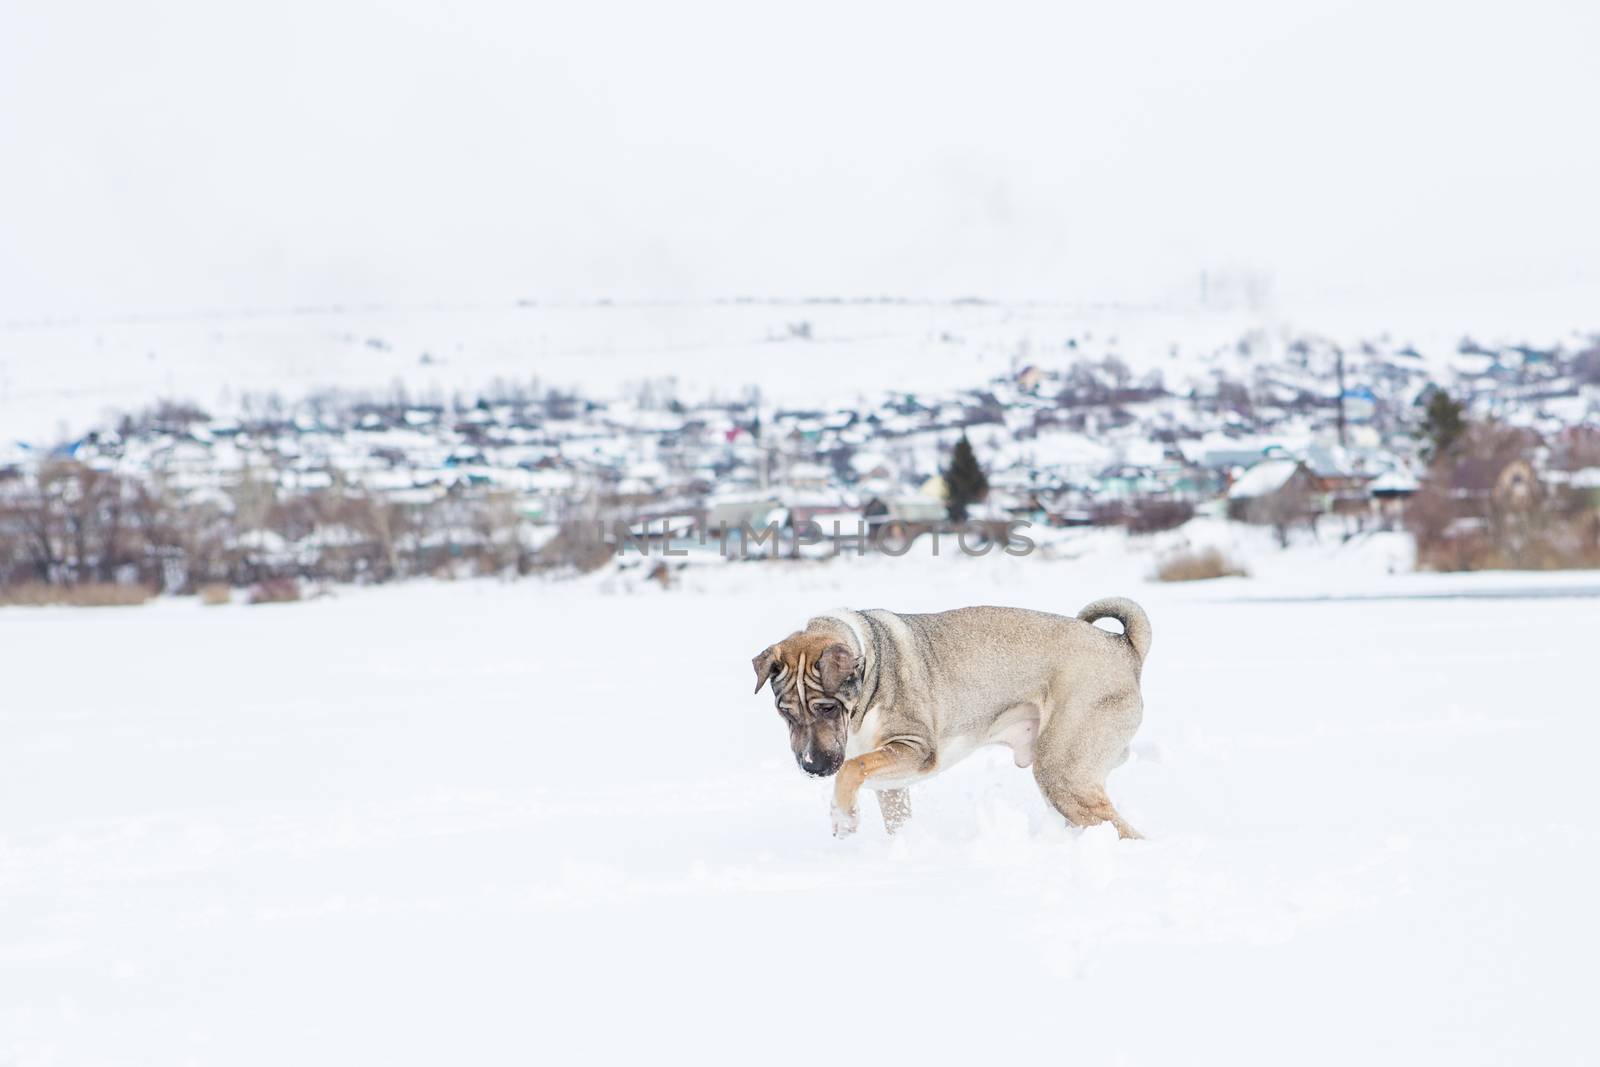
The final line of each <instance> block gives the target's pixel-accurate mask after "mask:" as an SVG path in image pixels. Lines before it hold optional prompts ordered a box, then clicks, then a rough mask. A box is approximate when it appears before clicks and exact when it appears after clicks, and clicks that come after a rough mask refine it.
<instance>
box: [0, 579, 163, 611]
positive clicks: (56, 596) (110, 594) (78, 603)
mask: <svg viewBox="0 0 1600 1067" xmlns="http://www.w3.org/2000/svg"><path fill="white" fill-rule="evenodd" d="M153 596H155V592H154V590H152V589H150V588H148V587H147V586H143V585H120V584H118V583H116V582H83V583H80V584H78V585H49V584H46V583H44V582H26V583H23V584H21V585H12V586H5V587H0V605H7V604H11V605H26V606H31V607H44V606H47V605H59V606H64V607H75V608H114V607H129V606H131V605H134V604H143V603H144V602H145V601H147V600H149V599H150V598H151V597H153Z"/></svg>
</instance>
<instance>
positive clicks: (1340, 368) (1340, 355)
mask: <svg viewBox="0 0 1600 1067" xmlns="http://www.w3.org/2000/svg"><path fill="white" fill-rule="evenodd" d="M1333 367H1334V373H1335V375H1336V376H1337V378H1338V381H1339V447H1340V448H1343V447H1345V439H1344V349H1343V348H1340V347H1339V346H1337V345H1335V346H1334V349H1333Z"/></svg>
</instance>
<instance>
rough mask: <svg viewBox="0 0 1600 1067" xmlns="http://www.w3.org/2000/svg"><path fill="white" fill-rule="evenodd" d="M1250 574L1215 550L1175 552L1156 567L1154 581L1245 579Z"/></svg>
mask: <svg viewBox="0 0 1600 1067" xmlns="http://www.w3.org/2000/svg"><path fill="white" fill-rule="evenodd" d="M1249 574H1250V572H1249V571H1247V570H1245V569H1244V568H1243V567H1241V566H1239V565H1238V564H1237V563H1234V562H1233V561H1232V560H1230V559H1229V558H1228V557H1227V556H1225V555H1223V554H1222V552H1221V551H1220V550H1218V549H1215V548H1203V549H1199V550H1198V551H1196V550H1188V551H1183V552H1177V553H1174V554H1173V555H1170V556H1168V557H1167V558H1166V559H1164V560H1162V561H1161V562H1160V564H1158V565H1157V566H1156V575H1155V576H1156V580H1157V581H1162V582H1198V581H1204V580H1205V579H1207V578H1246V577H1249Z"/></svg>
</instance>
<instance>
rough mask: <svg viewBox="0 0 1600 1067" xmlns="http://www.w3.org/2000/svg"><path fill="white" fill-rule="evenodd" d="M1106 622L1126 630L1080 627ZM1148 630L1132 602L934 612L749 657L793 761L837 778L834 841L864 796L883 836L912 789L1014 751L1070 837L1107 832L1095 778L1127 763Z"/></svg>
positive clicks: (837, 623)
mask: <svg viewBox="0 0 1600 1067" xmlns="http://www.w3.org/2000/svg"><path fill="white" fill-rule="evenodd" d="M1102 618H1112V619H1116V620H1117V621H1119V622H1120V623H1122V629H1123V632H1122V633H1121V634H1113V633H1110V632H1108V631H1105V630H1101V629H1099V628H1098V627H1095V626H1093V625H1091V624H1092V623H1093V622H1094V621H1095V620H1096V619H1102ZM1149 651H1150V620H1149V619H1148V618H1147V617H1146V616H1145V613H1144V610H1143V609H1142V608H1140V607H1139V605H1137V604H1135V603H1134V602H1133V601H1131V600H1126V599H1123V598H1121V597H1112V598H1109V599H1106V600H1097V601H1095V602H1094V603H1092V604H1090V605H1089V606H1088V607H1086V608H1084V609H1083V610H1082V611H1080V612H1078V616H1077V618H1075V619H1069V618H1067V617H1065V616H1062V615H1050V614H1047V613H1045V612H1042V611H1024V610H1022V609H1020V608H961V609H958V610H956V611H946V612H941V613H939V614H937V615H896V614H894V613H893V612H889V611H860V612H857V611H837V612H833V613H832V614H829V615H821V616H818V617H817V618H815V619H812V620H811V621H810V622H809V623H807V624H806V628H805V629H804V630H801V631H799V632H797V633H793V634H790V635H789V636H788V637H786V638H784V639H783V640H782V641H780V642H778V643H777V644H775V645H772V646H771V647H769V648H767V649H765V650H764V651H762V652H761V654H760V655H758V656H756V658H755V660H754V663H755V669H756V692H758V693H759V692H761V687H762V686H763V685H765V684H767V682H768V681H770V682H771V683H772V696H773V701H774V702H775V703H776V704H777V706H778V711H779V713H780V714H782V716H783V718H784V721H785V722H786V723H787V724H788V727H789V744H790V747H791V748H792V749H793V750H794V756H795V760H796V761H797V762H798V763H799V764H800V767H801V769H803V770H804V771H805V772H806V773H807V774H813V775H818V776H826V775H830V774H833V773H835V772H838V776H839V777H838V779H837V780H836V784H835V788H834V799H833V828H834V833H835V834H837V835H839V836H843V835H845V834H848V833H852V832H854V831H855V829H856V827H857V825H858V822H859V819H858V816H857V811H856V798H857V794H858V793H859V792H860V790H861V787H862V786H866V787H868V788H869V789H872V790H874V791H876V792H877V794H878V804H879V807H880V808H881V809H882V812H883V820H884V825H885V826H887V827H888V829H889V831H890V832H891V833H892V832H894V830H895V829H896V828H898V827H899V826H900V824H901V823H903V822H904V821H905V820H906V819H907V818H908V817H909V816H910V814H911V806H910V799H909V794H908V792H907V788H908V787H909V786H910V785H911V784H912V783H913V782H918V781H921V780H923V779H925V778H928V777H929V776H931V775H933V774H935V773H937V772H939V771H941V770H943V769H944V768H946V767H949V766H952V765H953V764H955V763H956V762H957V761H959V760H961V759H962V758H964V757H965V756H966V755H968V754H969V753H970V752H972V751H973V750H974V749H976V748H978V747H979V746H981V745H989V744H1005V745H1009V746H1011V750H1012V753H1013V754H1014V755H1015V757H1016V763H1017V766H1018V767H1027V766H1032V767H1033V776H1034V778H1035V780H1037V781H1038V783H1039V788H1040V789H1041V790H1042V791H1043V792H1044V795H1045V797H1046V799H1048V800H1049V801H1050V803H1051V804H1052V805H1054V806H1055V809H1056V810H1057V811H1059V812H1060V813H1061V814H1062V815H1064V816H1066V818H1067V821H1068V822H1070V823H1072V824H1073V825H1074V826H1090V825H1093V824H1095V823H1100V822H1110V823H1112V824H1114V825H1115V826H1116V828H1117V833H1119V834H1120V835H1121V836H1123V837H1138V836H1139V835H1138V834H1137V833H1136V832H1135V831H1134V829H1133V827H1131V826H1129V825H1128V824H1127V823H1126V822H1125V821H1123V819H1122V817H1121V816H1120V815H1118V814H1117V811H1116V809H1115V808H1113V807H1112V806H1111V798H1110V797H1109V796H1107V795H1106V775H1108V774H1109V773H1110V772H1111V771H1112V770H1113V769H1114V768H1115V767H1117V766H1118V765H1120V764H1121V763H1122V762H1123V761H1124V760H1126V759H1127V758H1128V742H1129V741H1130V740H1131V739H1132V737H1133V734H1134V731H1135V730H1137V729H1138V728H1139V720H1140V717H1141V716H1142V714H1143V707H1144V705H1143V701H1142V700H1141V698H1140V695H1139V673H1140V670H1141V669H1142V667H1143V666H1144V659H1145V656H1146V655H1148V654H1149Z"/></svg>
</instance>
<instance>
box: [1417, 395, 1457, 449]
mask: <svg viewBox="0 0 1600 1067" xmlns="http://www.w3.org/2000/svg"><path fill="white" fill-rule="evenodd" d="M1466 428H1467V424H1466V420H1465V419H1463V418H1462V416H1461V405H1460V404H1458V403H1456V402H1455V401H1454V400H1451V399H1450V394H1449V393H1447V392H1445V391H1444V390H1443V389H1435V390H1434V391H1433V395H1432V396H1430V397H1429V398H1428V409H1427V414H1425V415H1424V416H1423V419H1422V436H1423V437H1424V438H1425V439H1426V441H1427V443H1426V444H1425V445H1424V446H1423V454H1424V455H1425V456H1427V458H1428V461H1429V462H1430V463H1431V462H1433V461H1434V460H1437V459H1439V458H1440V457H1441V456H1443V455H1445V454H1446V453H1447V452H1449V451H1450V450H1451V449H1452V448H1454V447H1455V444H1456V442H1457V441H1459V440H1461V435H1462V434H1463V433H1464V432H1466Z"/></svg>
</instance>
